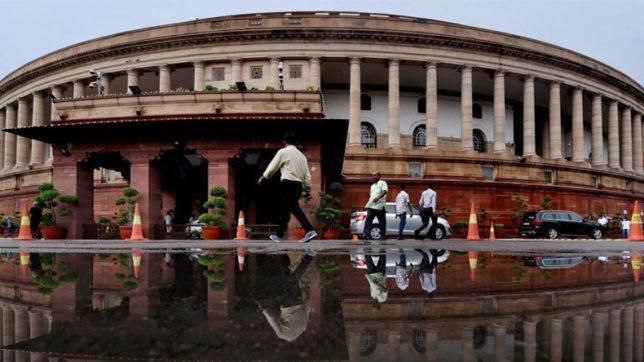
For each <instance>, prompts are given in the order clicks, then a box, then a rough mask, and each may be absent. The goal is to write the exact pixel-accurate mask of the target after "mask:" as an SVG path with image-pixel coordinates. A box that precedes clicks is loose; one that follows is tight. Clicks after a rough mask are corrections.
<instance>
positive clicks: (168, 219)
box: [164, 214, 172, 225]
mask: <svg viewBox="0 0 644 362" xmlns="http://www.w3.org/2000/svg"><path fill="white" fill-rule="evenodd" d="M164 220H165V224H166V225H170V224H172V215H169V214H165V218H164Z"/></svg>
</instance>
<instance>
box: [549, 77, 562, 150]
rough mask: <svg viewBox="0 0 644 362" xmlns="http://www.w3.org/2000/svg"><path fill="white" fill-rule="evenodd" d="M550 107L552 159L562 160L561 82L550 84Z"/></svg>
mask: <svg viewBox="0 0 644 362" xmlns="http://www.w3.org/2000/svg"><path fill="white" fill-rule="evenodd" d="M549 102H550V105H549V107H548V111H549V117H548V127H549V129H548V134H549V136H550V141H549V142H548V143H549V146H550V158H551V159H553V160H560V159H561V158H562V152H561V85H560V84H559V82H552V83H550V100H549Z"/></svg>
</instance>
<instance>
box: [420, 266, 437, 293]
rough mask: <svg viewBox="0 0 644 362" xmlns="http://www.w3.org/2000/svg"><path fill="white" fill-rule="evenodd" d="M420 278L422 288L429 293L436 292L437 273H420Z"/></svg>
mask: <svg viewBox="0 0 644 362" xmlns="http://www.w3.org/2000/svg"><path fill="white" fill-rule="evenodd" d="M418 278H419V279H420V287H421V288H423V290H425V291H427V293H431V292H433V291H434V290H436V271H434V272H433V273H427V272H424V273H420V275H419V276H418Z"/></svg>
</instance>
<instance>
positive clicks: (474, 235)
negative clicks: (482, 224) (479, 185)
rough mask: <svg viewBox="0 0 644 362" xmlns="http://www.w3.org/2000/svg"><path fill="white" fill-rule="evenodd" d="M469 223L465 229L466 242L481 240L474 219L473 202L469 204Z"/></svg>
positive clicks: (477, 224) (477, 225) (476, 222)
mask: <svg viewBox="0 0 644 362" xmlns="http://www.w3.org/2000/svg"><path fill="white" fill-rule="evenodd" d="M470 204H471V207H470V222H469V226H468V227H467V240H481V237H480V236H479V223H478V221H477V219H476V210H474V202H470Z"/></svg>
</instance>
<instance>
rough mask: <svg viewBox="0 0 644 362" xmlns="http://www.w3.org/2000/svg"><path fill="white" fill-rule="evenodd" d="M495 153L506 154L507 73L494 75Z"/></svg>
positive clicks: (501, 72)
mask: <svg viewBox="0 0 644 362" xmlns="http://www.w3.org/2000/svg"><path fill="white" fill-rule="evenodd" d="M494 152H497V153H503V152H505V72H503V71H502V70H497V71H496V72H495V73H494Z"/></svg>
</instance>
